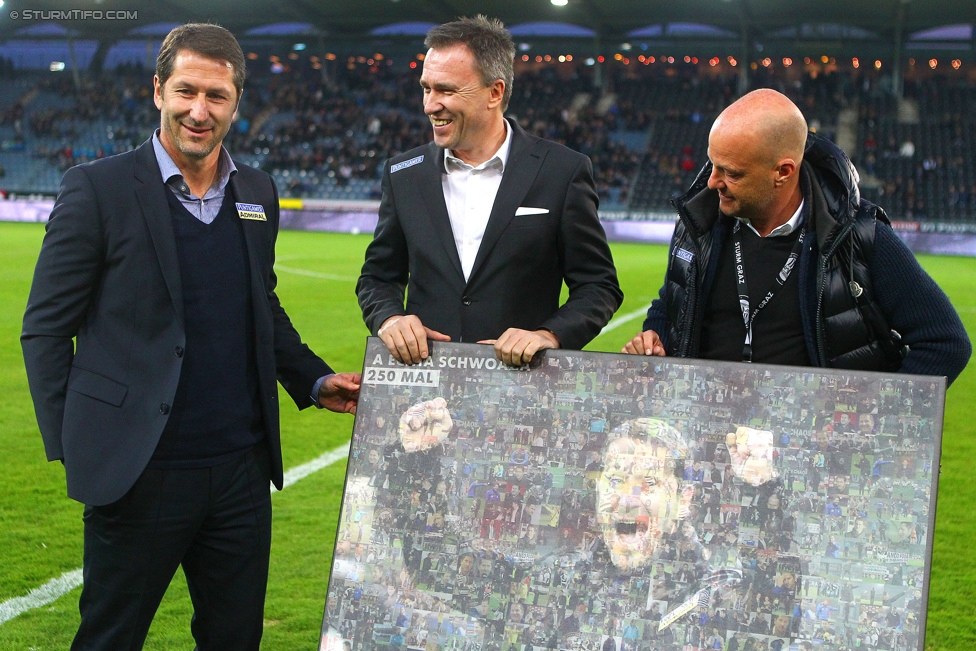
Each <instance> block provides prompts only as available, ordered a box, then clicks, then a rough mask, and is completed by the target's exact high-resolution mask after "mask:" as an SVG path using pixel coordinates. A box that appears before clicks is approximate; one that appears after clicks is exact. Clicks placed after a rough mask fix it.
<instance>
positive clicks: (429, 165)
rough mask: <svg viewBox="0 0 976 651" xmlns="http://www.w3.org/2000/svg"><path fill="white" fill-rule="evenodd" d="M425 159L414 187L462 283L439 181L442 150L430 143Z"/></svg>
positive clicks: (442, 162)
mask: <svg viewBox="0 0 976 651" xmlns="http://www.w3.org/2000/svg"><path fill="white" fill-rule="evenodd" d="M427 151H428V154H427V158H428V159H429V160H424V162H423V163H422V164H421V165H420V166H419V167H421V168H422V169H420V170H418V171H419V172H420V173H421V175H422V176H421V178H420V179H418V180H417V185H416V187H418V188H420V194H421V195H422V196H423V199H424V203H425V204H426V205H427V210H426V214H427V219H429V220H430V228H431V230H432V231H433V232H434V234H435V235H436V236H437V239H438V240H440V242H441V245H442V246H443V247H444V252H445V253H447V257H448V259H449V260H450V261H451V264H452V265H454V269H455V271H457V274H458V277H459V278H460V279H461V281H462V282H464V272H463V271H462V270H461V257H460V255H459V254H458V250H457V244H455V243H454V231H453V230H452V229H451V218H450V216H449V215H448V213H447V204H446V203H445V202H444V186H443V183H442V181H441V173H442V172H443V171H444V150H443V149H441V148H440V147H438V146H437V145H435V144H434V143H430V145H428V147H427Z"/></svg>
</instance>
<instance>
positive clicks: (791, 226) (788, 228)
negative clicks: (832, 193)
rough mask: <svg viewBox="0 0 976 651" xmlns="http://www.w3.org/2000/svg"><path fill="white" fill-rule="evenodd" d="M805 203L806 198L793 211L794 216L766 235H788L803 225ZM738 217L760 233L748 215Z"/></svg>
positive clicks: (756, 232)
mask: <svg viewBox="0 0 976 651" xmlns="http://www.w3.org/2000/svg"><path fill="white" fill-rule="evenodd" d="M805 203H806V199H803V200H801V201H800V207H799V208H797V209H796V212H795V213H793V216H792V217H790V220H789V221H788V222H786V223H785V224H780V225H779V226H777V227H776V228H774V229H773V230H771V231H769V235H767V236H766V237H784V236H786V235H789V234H790V233H792V232H793V231H795V230H796V229H797V228H799V227H800V226H802V225H803V221H802V217H803V204H805ZM736 219H738V220H739V221H740V222H742V223H743V224H745V225H746V226H748V227H749V229H750V230H751V231H752V232H753V233H755V234H756V235H759V231H757V230H756V229H755V227H753V225H752V221H751V220H749V218H748V217H736ZM759 237H762V235H759Z"/></svg>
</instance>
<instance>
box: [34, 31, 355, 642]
mask: <svg viewBox="0 0 976 651" xmlns="http://www.w3.org/2000/svg"><path fill="white" fill-rule="evenodd" d="M244 69H245V66H244V56H243V53H242V52H241V49H240V46H239V45H238V44H237V41H236V40H235V39H234V37H233V35H231V34H230V32H228V31H227V30H225V29H223V28H220V27H217V26H216V25H184V26H181V27H178V28H176V29H174V30H173V31H172V32H170V34H169V35H168V36H167V37H166V39H165V40H164V42H163V44H162V47H161V49H160V52H159V57H158V59H157V63H156V77H155V79H154V87H155V96H154V97H155V102H156V106H157V107H158V108H159V109H160V126H161V128H160V130H159V131H157V132H156V134H155V135H154V136H153V137H152V139H151V140H150V141H148V142H146V143H145V144H144V145H142V146H141V147H139V148H138V149H136V150H135V151H133V152H129V153H126V154H122V155H120V156H115V157H112V158H107V159H104V160H100V161H96V162H93V163H89V164H85V165H81V166H79V167H75V168H73V169H71V170H69V171H68V172H67V173H66V174H65V176H64V180H63V181H62V184H61V190H60V192H59V194H58V198H57V201H56V203H55V207H54V210H53V211H52V213H51V218H50V221H49V223H48V226H47V235H46V236H45V238H44V243H43V245H42V247H41V252H40V256H39V258H38V261H37V268H36V270H35V274H34V283H33V286H32V287H31V294H30V298H29V301H28V305H27V312H26V315H25V317H24V329H23V335H22V337H21V341H22V344H23V349H24V360H25V363H26V367H27V376H28V380H29V382H30V388H31V395H32V397H33V399H34V406H35V411H36V413H37V420H38V425H39V427H40V430H41V434H42V436H43V439H44V446H45V449H46V452H47V456H48V459H50V460H55V459H57V460H60V461H61V462H62V463H63V464H64V467H65V472H66V477H67V485H68V495H69V496H70V497H72V498H74V499H76V500H78V501H80V502H83V503H84V504H85V516H84V520H85V557H84V578H85V586H84V590H83V591H82V595H81V603H80V609H81V626H80V628H79V630H78V633H77V635H76V637H75V641H74V645H73V646H72V648H74V649H111V650H113V651H118V650H120V649H140V648H142V645H143V642H144V640H145V637H146V633H147V631H148V629H149V625H150V623H151V621H152V619H153V616H154V614H155V612H156V608H157V607H158V604H159V601H160V599H161V598H162V596H163V593H164V592H165V590H166V587H167V586H168V584H169V582H170V580H171V578H172V577H173V574H174V573H175V571H176V568H177V567H178V566H180V565H182V566H183V569H184V572H185V574H186V578H187V585H188V587H189V591H190V596H191V599H192V600H193V604H194V611H195V612H194V616H193V621H192V624H191V628H192V632H193V636H194V638H195V639H196V641H197V645H198V648H200V649H227V650H231V649H233V650H235V651H239V650H241V649H257V648H258V646H259V644H260V640H261V633H262V627H263V612H264V595H265V588H266V584H267V574H268V556H269V551H270V546H271V498H270V486H269V483H270V482H272V481H273V482H274V484H275V485H276V486H278V487H279V488H280V487H281V484H282V462H281V446H280V438H279V429H278V404H277V398H278V391H277V385H276V382H275V380H276V378H277V380H278V381H280V382H281V383H282V385H283V386H284V387H285V389H286V390H287V391H288V393H289V394H290V395H291V397H292V398H293V399H294V400H295V402H296V403H297V404H298V406H299V408H304V407H308V406H311V405H313V404H316V403H317V404H318V406H321V407H326V408H328V409H331V410H333V411H337V412H355V405H356V403H355V401H356V399H357V398H358V389H359V381H360V378H359V376H358V374H355V373H342V374H334V373H333V372H332V370H331V369H330V368H329V366H328V365H327V364H326V363H325V362H323V361H322V360H321V359H319V358H318V357H317V356H316V355H315V354H314V353H313V352H312V351H311V350H309V349H308V347H307V346H306V345H305V344H304V343H302V341H301V338H300V337H299V335H298V333H297V332H296V331H295V329H294V328H293V327H292V325H291V322H290V321H289V319H288V316H287V314H285V311H284V310H283V309H282V307H281V305H280V303H279V302H278V298H277V297H276V295H275V284H276V279H275V274H274V270H273V264H274V243H275V238H276V236H277V230H278V196H277V191H276V189H275V186H274V182H273V181H272V180H271V179H270V178H269V177H268V176H267V175H266V174H264V173H262V172H258V171H256V170H253V169H251V168H250V167H248V166H245V165H241V166H240V168H237V167H236V166H235V165H234V163H233V161H232V160H231V158H230V155H229V154H228V153H227V151H226V150H225V149H224V148H223V147H222V145H221V143H222V141H223V138H224V136H225V135H226V134H227V131H228V129H229V128H230V125H231V122H232V121H233V118H234V116H235V114H236V112H237V107H238V103H239V102H240V98H241V92H242V89H243V84H244ZM73 338H75V339H76V343H75V344H74V345H73V343H72V339H73Z"/></svg>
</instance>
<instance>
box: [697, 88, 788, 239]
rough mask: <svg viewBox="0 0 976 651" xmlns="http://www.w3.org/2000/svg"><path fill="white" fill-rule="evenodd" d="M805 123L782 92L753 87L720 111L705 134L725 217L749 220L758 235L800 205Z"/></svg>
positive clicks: (713, 181)
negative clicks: (749, 91)
mask: <svg viewBox="0 0 976 651" xmlns="http://www.w3.org/2000/svg"><path fill="white" fill-rule="evenodd" d="M806 140H807V123H806V120H804V119H803V114H802V113H800V110H799V109H798V108H797V107H796V105H795V104H793V102H791V101H790V100H789V99H788V98H787V97H786V96H785V95H783V94H781V93H778V92H776V91H774V90H769V89H763V90H756V91H753V92H751V93H749V94H747V95H744V96H743V97H741V98H740V99H739V100H737V101H736V102H734V103H732V104H731V105H730V106H729V107H728V108H726V109H725V110H724V111H722V114H721V115H719V116H718V118H717V119H716V120H715V123H714V124H713V125H712V130H711V132H710V133H709V134H708V157H709V159H710V160H711V161H712V174H711V176H710V177H709V181H708V187H709V188H711V189H712V190H716V191H718V193H719V202H720V203H719V207H720V209H721V210H722V212H724V213H725V214H727V215H732V216H735V217H740V218H743V219H748V220H749V221H750V223H751V224H752V225H753V227H754V228H756V230H757V231H758V232H759V233H760V234H761V235H763V236H765V235H766V234H767V233H769V232H770V231H771V230H772V229H773V228H775V227H777V226H779V225H781V224H784V223H786V222H787V221H788V220H789V219H790V217H791V216H792V215H793V214H794V212H795V211H796V210H797V208H799V206H800V203H801V201H802V198H803V197H802V194H801V191H800V164H801V162H802V161H803V151H804V148H805V147H806Z"/></svg>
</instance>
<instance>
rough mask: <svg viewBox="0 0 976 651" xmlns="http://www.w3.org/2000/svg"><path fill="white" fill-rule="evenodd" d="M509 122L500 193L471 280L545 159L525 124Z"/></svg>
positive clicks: (479, 249) (533, 180) (496, 198)
mask: <svg viewBox="0 0 976 651" xmlns="http://www.w3.org/2000/svg"><path fill="white" fill-rule="evenodd" d="M509 124H511V126H512V148H511V150H510V151H509V153H508V163H507V164H506V165H505V172H504V174H502V182H501V185H499V186H498V194H496V195H495V203H494V205H492V207H491V215H490V216H489V217H488V226H487V227H486V228H485V236H484V238H482V240H481V246H480V247H478V255H477V256H476V257H475V259H474V266H472V268H471V275H470V276H469V278H468V284H470V283H471V281H473V280H474V279H475V277H477V275H478V271H479V270H480V269H481V267H482V266H483V265H484V263H485V260H487V259H488V256H489V254H490V253H491V250H492V249H493V248H494V247H495V244H497V243H498V239H499V238H500V237H501V235H502V233H503V232H505V229H506V228H508V224H509V223H510V222H511V221H512V219H514V218H515V211H516V210H517V209H518V207H519V206H520V205H522V199H524V198H525V195H526V194H527V193H528V191H529V188H531V187H532V183H534V182H535V177H536V176H537V175H538V174H539V169H540V168H541V167H542V163H543V161H544V160H545V155H544V154H543V153H540V151H539V148H538V147H536V146H535V143H534V142H533V141H532V140H531V139H530V138H529V137H528V136H527V135H526V133H525V132H524V131H523V130H522V128H521V127H520V126H518V124H516V123H514V122H509Z"/></svg>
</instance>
